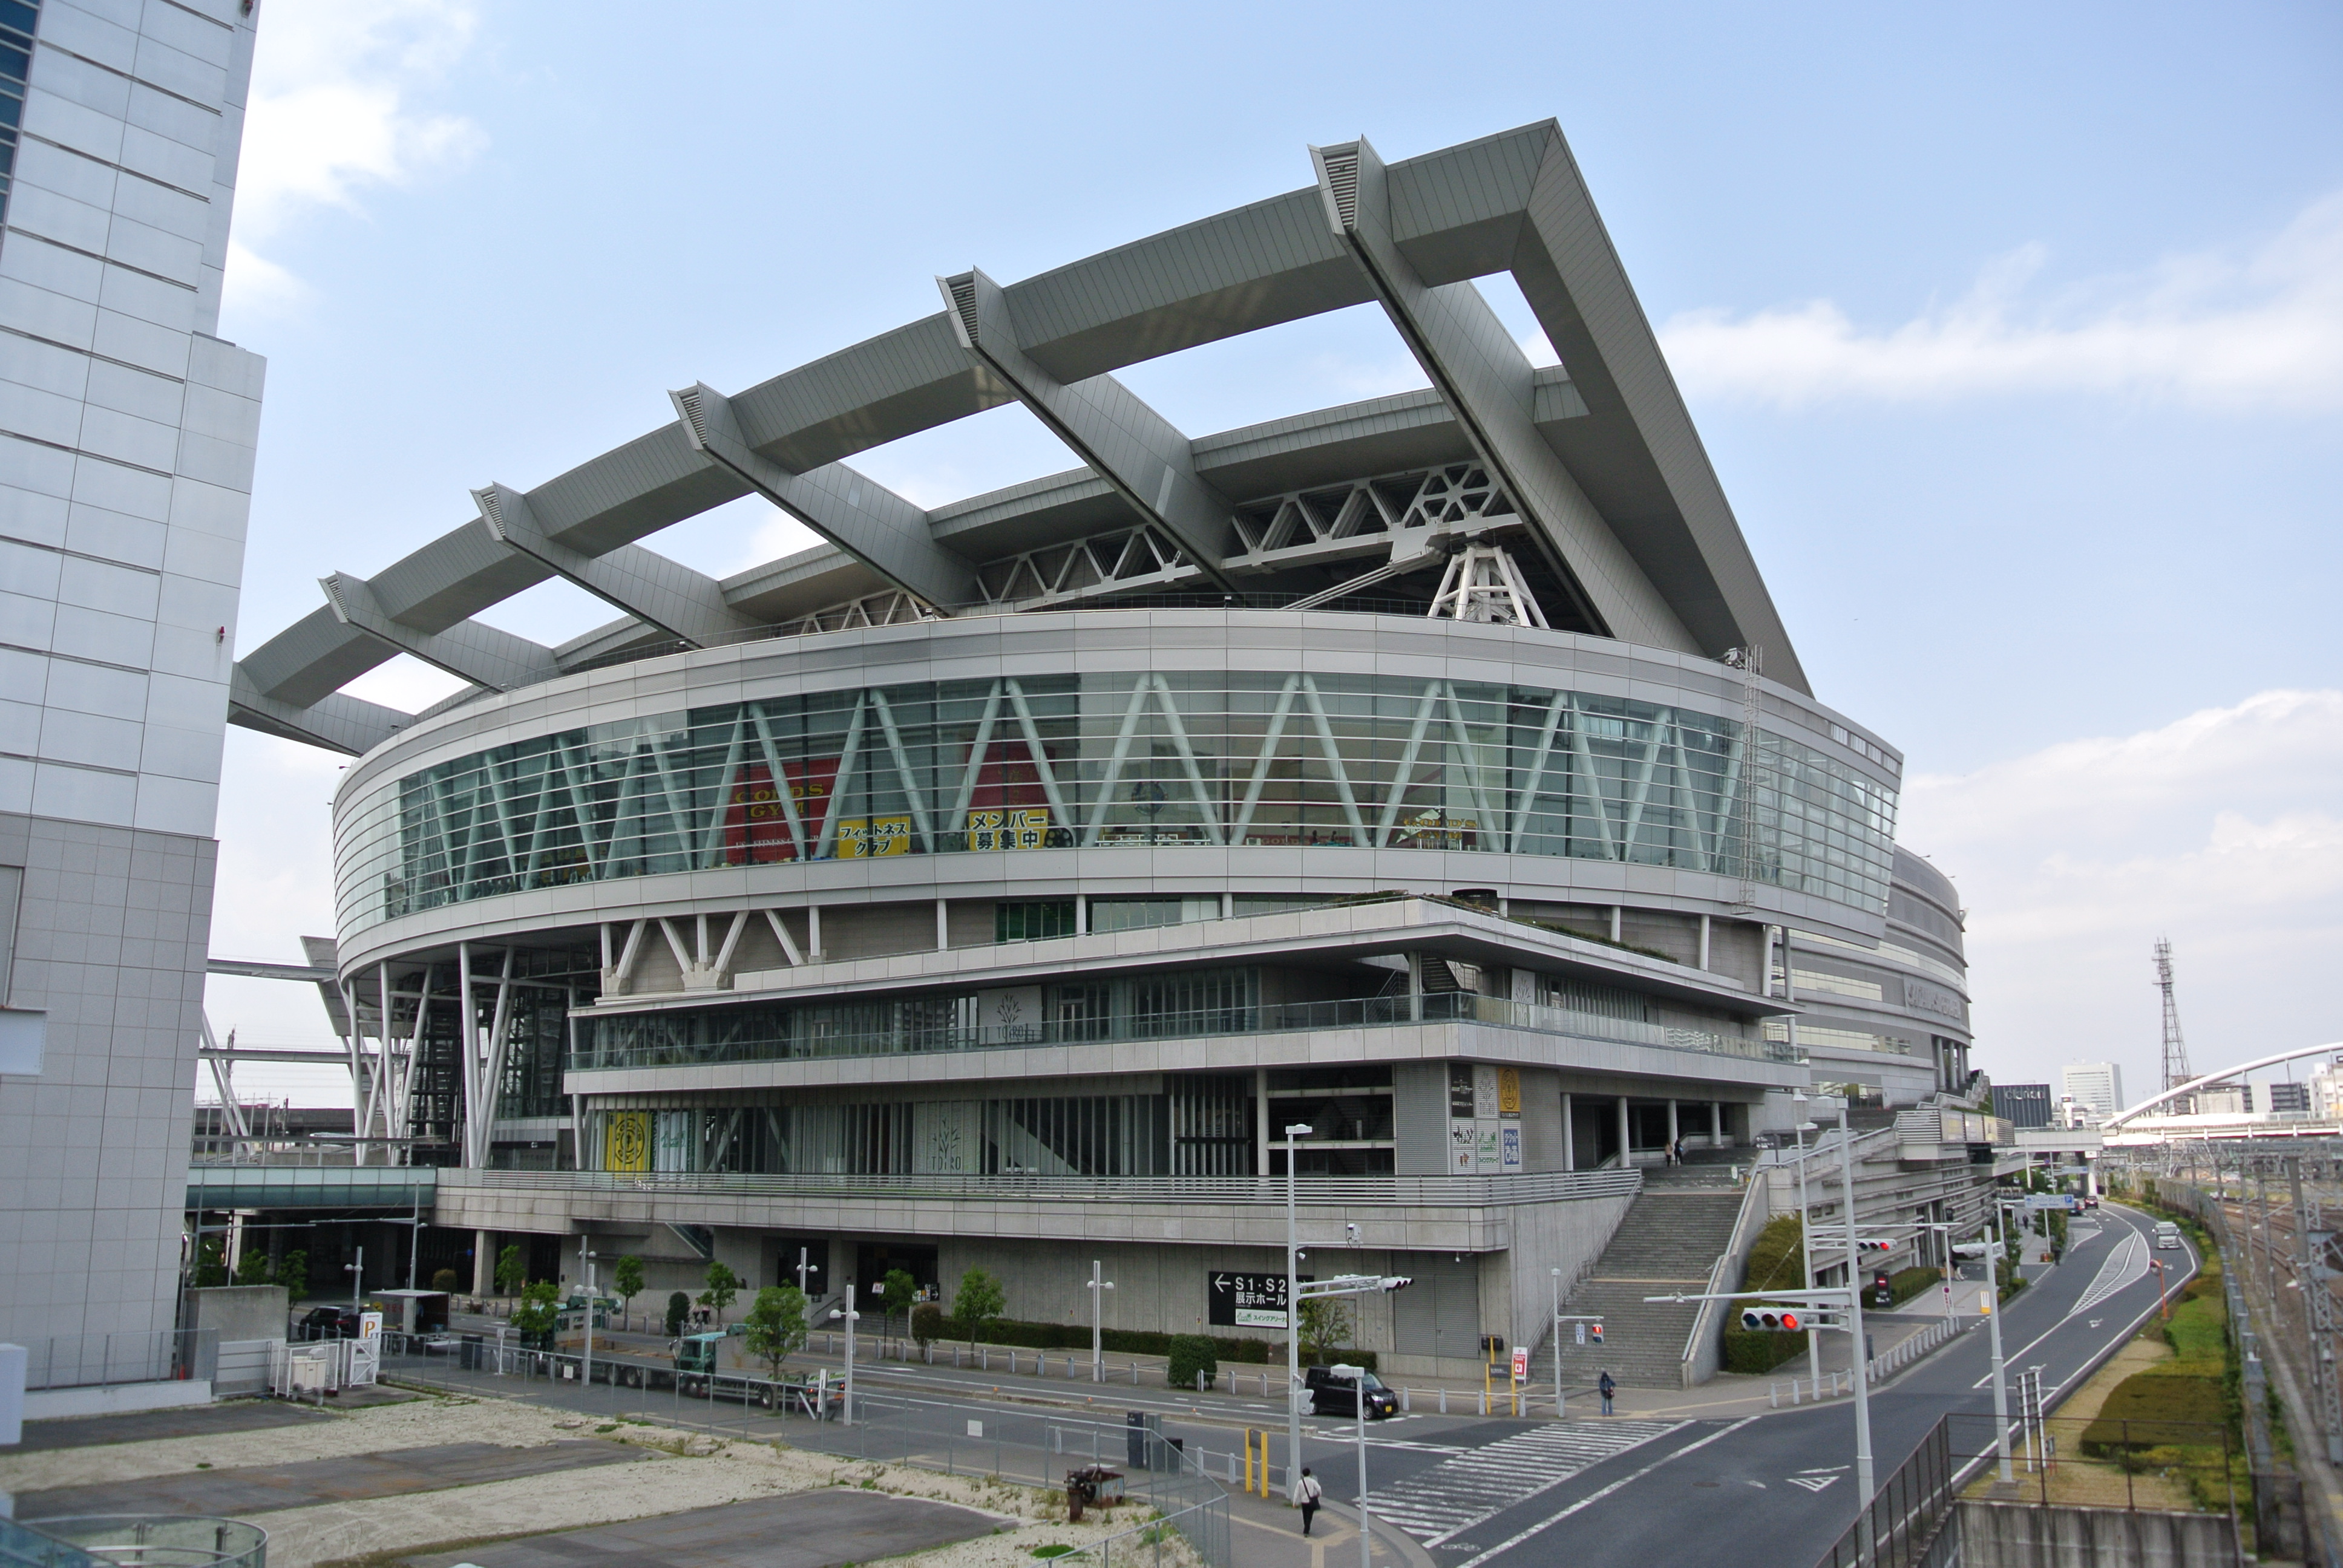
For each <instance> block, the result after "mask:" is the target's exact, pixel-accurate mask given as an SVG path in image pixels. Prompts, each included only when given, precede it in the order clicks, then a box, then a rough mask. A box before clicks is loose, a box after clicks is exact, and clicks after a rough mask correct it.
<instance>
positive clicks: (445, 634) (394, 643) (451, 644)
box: [317, 572, 561, 691]
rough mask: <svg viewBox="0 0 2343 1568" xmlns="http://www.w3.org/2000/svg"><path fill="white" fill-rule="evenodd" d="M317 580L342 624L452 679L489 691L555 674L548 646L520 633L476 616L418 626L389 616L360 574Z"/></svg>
mask: <svg viewBox="0 0 2343 1568" xmlns="http://www.w3.org/2000/svg"><path fill="white" fill-rule="evenodd" d="M317 580H318V582H319V584H320V585H321V586H322V587H323V588H325V590H326V602H327V604H329V605H331V606H332V607H333V611H334V615H335V618H337V619H338V620H340V621H341V622H342V624H343V625H345V626H353V627H356V628H357V629H358V630H360V631H362V632H365V633H366V634H367V636H368V637H371V638H375V639H376V640H377V641H380V642H384V643H387V644H388V645H389V646H391V647H392V648H397V649H398V651H399V652H401V653H411V654H413V655H414V656H415V657H416V658H419V659H421V660H422V661H423V662H424V663H426V664H428V665H431V666H434V667H435V668H439V669H443V670H446V671H447V673H448V674H449V675H452V676H454V677H455V678H457V679H458V680H468V681H470V682H471V683H472V684H473V685H475V686H485V687H487V688H488V689H489V690H491V691H511V690H513V689H516V688H518V687H523V686H534V685H536V684H537V683H538V681H541V680H551V679H552V678H554V677H555V676H558V675H559V674H560V673H561V667H560V666H559V665H558V664H557V663H555V662H554V658H553V650H552V649H551V648H547V647H545V646H544V645H543V644H541V643H535V642H531V641H529V639H528V638H525V637H516V636H514V635H513V634H512V633H511V632H508V631H499V630H498V629H497V628H495V627H492V626H489V625H487V624H486V623H484V622H481V621H477V620H464V621H458V622H457V623H456V624H455V625H454V626H451V627H449V628H447V630H445V631H418V630H417V629H416V628H413V627H411V626H408V625H407V624H406V623H405V622H403V621H398V620H394V619H392V618H391V616H390V613H389V612H388V611H387V610H386V609H384V608H383V607H382V601H381V600H380V599H378V598H376V597H375V591H374V585H372V584H371V583H369V582H367V579H366V578H360V577H352V576H351V575H350V574H349V573H347V572H336V573H335V574H334V575H333V576H332V577H329V578H318V579H317Z"/></svg>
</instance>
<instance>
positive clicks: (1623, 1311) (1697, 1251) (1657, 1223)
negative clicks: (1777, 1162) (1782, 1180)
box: [1530, 1164, 1742, 1389]
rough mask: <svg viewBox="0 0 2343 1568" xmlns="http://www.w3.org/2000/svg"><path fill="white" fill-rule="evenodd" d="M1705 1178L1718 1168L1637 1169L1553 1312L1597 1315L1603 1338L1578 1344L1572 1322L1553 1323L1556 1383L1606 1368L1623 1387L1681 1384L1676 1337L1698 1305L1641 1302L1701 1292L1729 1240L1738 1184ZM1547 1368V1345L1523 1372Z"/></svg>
mask: <svg viewBox="0 0 2343 1568" xmlns="http://www.w3.org/2000/svg"><path fill="white" fill-rule="evenodd" d="M1712 1174H1716V1175H1721V1174H1723V1171H1722V1169H1721V1168H1720V1169H1719V1170H1718V1171H1715V1172H1714V1173H1712V1172H1711V1171H1708V1170H1707V1169H1705V1165H1704V1164H1702V1165H1693V1166H1678V1167H1674V1168H1673V1169H1669V1170H1662V1171H1645V1172H1644V1191H1642V1192H1641V1193H1640V1194H1639V1195H1638V1196H1637V1197H1636V1199H1635V1202H1634V1207H1633V1208H1631V1209H1629V1210H1628V1211H1627V1217H1626V1218H1625V1219H1624V1220H1623V1221H1620V1222H1619V1229H1618V1231H1616V1232H1615V1233H1614V1235H1613V1236H1612V1238H1611V1244H1610V1245H1609V1246H1607V1247H1605V1248H1604V1249H1603V1256H1602V1257H1600V1258H1598V1259H1597V1260H1595V1263H1594V1272H1593V1273H1591V1274H1589V1275H1588V1276H1587V1277H1586V1279H1585V1280H1584V1282H1581V1283H1580V1285H1579V1287H1578V1289H1577V1290H1575V1291H1574V1292H1572V1293H1571V1296H1570V1299H1569V1301H1568V1302H1566V1303H1564V1306H1563V1309H1562V1310H1563V1312H1564V1313H1566V1314H1582V1313H1599V1314H1601V1316H1602V1319H1603V1336H1604V1342H1603V1343H1602V1344H1601V1345H1593V1344H1586V1345H1581V1344H1579V1343H1578V1342H1577V1325H1576V1324H1574V1323H1568V1322H1565V1323H1564V1324H1563V1326H1562V1328H1563V1332H1562V1375H1563V1379H1564V1382H1566V1383H1568V1384H1570V1385H1571V1386H1573V1387H1584V1386H1585V1385H1586V1384H1589V1383H1592V1382H1594V1380H1595V1378H1596V1377H1597V1376H1598V1375H1599V1374H1600V1373H1602V1372H1609V1373H1610V1374H1611V1375H1612V1376H1613V1377H1614V1378H1615V1379H1617V1380H1618V1381H1619V1382H1622V1383H1624V1384H1626V1385H1628V1386H1629V1387H1631V1388H1667V1389H1673V1388H1678V1387H1681V1386H1682V1384H1683V1379H1684V1373H1683V1364H1684V1339H1685V1336H1687V1335H1688V1334H1690V1333H1691V1332H1692V1326H1693V1320H1694V1318H1695V1317H1696V1316H1698V1315H1699V1312H1700V1305H1699V1303H1698V1302H1684V1303H1683V1304H1681V1305H1679V1304H1676V1303H1674V1302H1645V1301H1644V1297H1645V1296H1656V1295H1660V1294H1662V1293H1664V1292H1671V1291H1684V1292H1701V1291H1705V1290H1706V1289H1708V1274H1709V1271H1710V1270H1711V1269H1713V1268H1715V1266H1716V1260H1717V1256H1718V1254H1720V1253H1722V1252H1723V1251H1725V1247H1726V1246H1727V1245H1728V1244H1729V1243H1730V1242H1731V1241H1732V1240H1733V1226H1734V1221H1735V1220H1737V1219H1738V1218H1739V1217H1740V1213H1741V1197H1742V1195H1741V1191H1740V1190H1739V1189H1738V1188H1735V1187H1730V1186H1723V1187H1720V1186H1717V1185H1715V1184H1714V1183H1713V1182H1712V1181H1711V1180H1710V1177H1711V1176H1712ZM1553 1369H1554V1349H1553V1346H1552V1344H1551V1343H1550V1342H1549V1343H1547V1344H1544V1345H1541V1346H1539V1347H1538V1351H1537V1353H1536V1355H1535V1356H1534V1357H1533V1358H1532V1360H1531V1372H1530V1375H1531V1377H1533V1378H1534V1379H1537V1380H1540V1381H1543V1380H1544V1379H1546V1378H1548V1377H1551V1376H1552V1375H1553Z"/></svg>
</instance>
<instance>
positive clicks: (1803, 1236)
mask: <svg viewBox="0 0 2343 1568" xmlns="http://www.w3.org/2000/svg"><path fill="white" fill-rule="evenodd" d="M1790 1098H1791V1100H1792V1101H1793V1102H1794V1103H1795V1104H1796V1105H1797V1107H1798V1110H1797V1111H1796V1112H1795V1114H1796V1116H1797V1118H1798V1125H1797V1126H1796V1128H1795V1129H1794V1131H1795V1132H1796V1134H1797V1139H1798V1268H1799V1270H1800V1271H1801V1273H1802V1274H1803V1276H1804V1279H1805V1288H1806V1289H1807V1290H1810V1291H1811V1290H1813V1289H1814V1288H1815V1242H1814V1225H1815V1211H1813V1210H1812V1209H1810V1208H1808V1207H1807V1206H1806V1112H1805V1106H1806V1097H1805V1095H1803V1094H1793V1095H1792V1096H1791V1097H1790ZM1850 1266H1851V1265H1850ZM1806 1377H1807V1380H1808V1381H1809V1382H1812V1383H1813V1384H1814V1385H1815V1392H1816V1393H1818V1394H1819V1393H1820V1392H1822V1386H1823V1336H1822V1331H1821V1330H1820V1329H1808V1330H1807V1331H1806ZM1794 1392H1795V1391H1794Z"/></svg>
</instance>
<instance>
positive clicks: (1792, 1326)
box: [1741, 1307, 1806, 1334]
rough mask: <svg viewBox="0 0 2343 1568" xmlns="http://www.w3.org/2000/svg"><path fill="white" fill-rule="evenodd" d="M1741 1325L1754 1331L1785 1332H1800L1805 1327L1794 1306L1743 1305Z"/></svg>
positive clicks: (1803, 1330)
mask: <svg viewBox="0 0 2343 1568" xmlns="http://www.w3.org/2000/svg"><path fill="white" fill-rule="evenodd" d="M1741 1326H1742V1327H1743V1328H1745V1329H1748V1330H1751V1331H1753V1332H1764V1333H1785V1334H1795V1333H1801V1332H1805V1328H1806V1324H1805V1322H1804V1320H1802V1319H1801V1318H1800V1317H1799V1316H1798V1313H1797V1309H1795V1307H1745V1308H1743V1309H1742V1312H1741Z"/></svg>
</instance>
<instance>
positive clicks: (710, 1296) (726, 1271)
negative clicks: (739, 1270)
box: [699, 1258, 740, 1323]
mask: <svg viewBox="0 0 2343 1568" xmlns="http://www.w3.org/2000/svg"><path fill="white" fill-rule="evenodd" d="M702 1283H704V1284H705V1285H707V1287H708V1288H707V1289H706V1290H704V1291H702V1292H699V1304H700V1305H701V1306H703V1307H708V1308H710V1309H712V1310H713V1311H714V1312H715V1313H716V1321H717V1322H719V1323H720V1322H723V1321H724V1309H725V1308H727V1307H729V1306H730V1305H731V1304H732V1298H733V1297H735V1296H737V1295H739V1293H740V1276H739V1275H738V1274H736V1273H734V1272H733V1271H731V1269H730V1268H729V1266H728V1265H727V1264H726V1263H725V1262H724V1261H723V1260H722V1259H721V1258H719V1259H718V1260H717V1261H714V1262H712V1263H710V1264H709V1265H708V1278H707V1279H706V1280H705V1281H703V1282H702Z"/></svg>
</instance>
